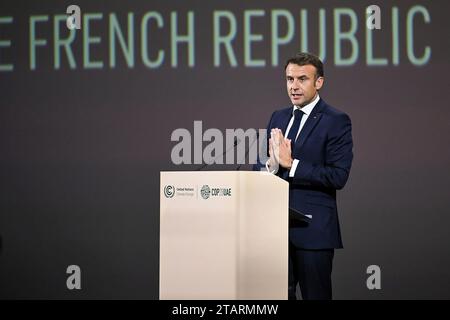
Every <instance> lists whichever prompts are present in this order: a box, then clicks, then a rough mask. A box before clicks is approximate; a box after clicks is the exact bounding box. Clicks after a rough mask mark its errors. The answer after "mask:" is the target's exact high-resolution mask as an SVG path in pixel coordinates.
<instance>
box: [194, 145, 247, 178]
mask: <svg viewBox="0 0 450 320" xmlns="http://www.w3.org/2000/svg"><path fill="white" fill-rule="evenodd" d="M240 142H241V141H240V140H239V139H238V138H236V137H234V142H233V145H232V146H231V147H229V148H228V149H227V150H225V151H224V152H222V154H220V155H218V156H217V157H215V158H214V160H213V161H212V162H211V163H205V164H204V165H202V166H201V167H200V168H197V169H196V170H195V171H200V170H203V169H204V168H206V167H207V166H209V165H211V164H213V163H214V162H216V160H217V159H218V158H220V157H223V156H224V155H225V154H227V153H228V151H230V150H232V149H234V148H236V146H237V145H238V144H239V143H240Z"/></svg>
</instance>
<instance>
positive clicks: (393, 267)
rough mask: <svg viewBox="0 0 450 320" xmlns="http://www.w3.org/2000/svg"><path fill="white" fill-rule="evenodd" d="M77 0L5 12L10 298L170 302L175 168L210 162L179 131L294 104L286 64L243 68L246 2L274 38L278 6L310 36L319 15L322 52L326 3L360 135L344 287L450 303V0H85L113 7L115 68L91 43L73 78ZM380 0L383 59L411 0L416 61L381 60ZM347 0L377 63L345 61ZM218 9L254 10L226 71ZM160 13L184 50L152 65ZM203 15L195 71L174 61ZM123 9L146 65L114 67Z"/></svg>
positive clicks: (0, 131)
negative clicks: (376, 24)
mask: <svg viewBox="0 0 450 320" xmlns="http://www.w3.org/2000/svg"><path fill="white" fill-rule="evenodd" d="M69 4H72V2H64V1H63V2H61V1H40V2H37V1H36V2H35V1H33V2H31V1H29V2H28V1H22V2H20V1H2V2H1V3H0V16H14V23H13V24H12V25H1V26H0V39H11V40H12V42H13V44H12V47H11V48H10V49H4V48H2V49H0V61H2V62H3V61H4V62H9V61H13V62H14V68H15V69H14V71H13V72H0V95H1V96H0V106H1V108H0V236H1V239H2V248H1V252H0V298H39V299H41V298H63V299H66V298H69V299H70V298H74V299H75V298H87V299H99V298H100V299H102V298H139V299H157V298H158V268H159V264H158V263H159V262H158V255H159V251H158V248H159V242H158V241H159V172H160V171H162V170H189V169H192V168H195V167H198V166H175V165H172V164H171V159H170V152H171V149H172V147H173V146H174V143H173V142H171V141H170V134H171V133H172V131H173V130H175V129H176V128H187V129H189V130H191V131H192V128H193V121H194V120H202V121H203V127H204V130H206V129H207V128H219V129H222V130H224V129H225V128H263V127H265V126H266V123H267V121H268V119H269V117H270V114H271V113H272V111H273V110H274V109H275V108H280V107H283V106H286V105H288V104H289V100H288V97H287V95H286V93H285V83H284V78H283V67H282V65H283V62H281V63H280V66H278V67H272V66H270V65H269V66H266V67H264V68H246V67H244V66H243V51H242V29H243V18H242V16H243V15H242V12H243V10H244V9H255V8H256V9H264V10H266V16H265V17H264V18H262V19H257V21H258V22H257V23H256V24H255V25H254V30H255V32H260V33H264V35H265V36H267V37H268V36H269V35H270V10H271V9H273V8H286V9H289V10H291V11H292V12H293V13H294V16H295V19H296V28H299V17H298V15H299V14H298V12H299V11H300V9H302V8H306V9H308V14H309V19H310V20H311V21H310V23H311V25H310V29H311V31H310V32H309V36H310V39H311V43H310V50H311V51H316V50H317V48H318V47H317V38H318V37H317V29H318V28H317V17H318V9H319V8H325V9H326V16H327V58H326V59H325V75H326V83H325V88H324V89H323V91H322V93H321V96H322V98H324V99H325V100H326V101H327V102H328V103H330V104H331V105H333V106H336V107H337V108H339V109H341V110H343V111H345V112H347V113H348V114H349V115H350V116H351V118H352V121H353V137H354V143H355V147H354V154H355V158H354V163H353V168H352V172H351V175H350V179H349V181H348V183H347V185H346V188H345V189H344V190H343V191H341V192H339V195H338V198H339V199H338V203H339V210H340V220H341V226H342V233H343V239H344V245H345V249H343V250H339V251H337V252H336V255H335V260H334V273H333V280H334V286H333V288H334V297H335V298H336V299H417V298H425V299H428V298H433V299H449V298H450V285H449V284H450V233H449V232H448V229H449V223H450V217H449V213H450V212H449V208H450V197H449V191H450V190H449V180H450V170H449V169H448V165H449V163H450V161H449V160H450V150H449V145H450V138H449V137H450V135H449V134H450V130H449V118H450V109H449V106H448V100H447V99H446V98H447V97H446V95H447V94H448V87H449V82H448V72H449V61H448V57H449V56H450V45H449V41H448V12H450V5H449V2H448V1H432V2H431V1H396V3H395V4H392V3H391V2H390V1H378V2H377V3H374V2H369V1H301V2H299V1H285V2H278V1H246V2H245V5H244V4H242V2H241V1H208V2H206V1H183V2H181V1H141V2H137V1H136V2H134V1H133V2H127V3H125V2H123V1H95V2H93V1H77V3H76V4H78V5H80V7H81V9H82V12H83V13H85V12H102V13H103V14H104V18H103V20H102V21H101V22H94V23H93V26H94V27H95V29H94V28H92V29H91V30H92V33H93V34H94V35H100V36H102V44H101V45H97V46H94V47H93V49H92V54H93V56H94V59H96V60H100V59H101V60H103V61H104V63H105V67H104V68H103V69H102V70H84V69H83V68H82V67H81V65H82V41H81V37H78V36H77V40H76V42H75V59H76V61H77V65H78V68H77V69H76V70H70V69H69V66H68V64H67V60H66V59H65V58H64V57H63V59H62V68H61V70H54V68H53V58H52V52H53V48H52V42H51V39H52V35H53V34H52V23H51V21H52V15H53V14H61V13H64V12H65V8H66V7H67V6H68V5H69ZM370 4H378V5H379V6H380V7H381V9H382V30H381V31H379V32H378V33H377V34H376V36H375V39H376V40H375V42H376V44H375V46H374V47H375V55H376V56H383V57H384V56H386V57H390V53H391V45H390V41H391V40H390V39H391V38H390V34H391V30H390V25H391V24H390V22H389V21H390V19H391V11H390V10H391V8H392V6H393V5H396V6H397V7H398V8H399V12H400V39H401V46H400V48H401V52H400V65H399V66H395V67H394V66H392V64H391V63H390V65H389V66H388V67H368V66H366V64H365V40H364V39H365V29H364V28H363V26H364V14H363V12H364V8H365V7H366V6H367V5H370ZM416 4H419V5H423V6H425V7H426V8H427V9H428V11H429V12H430V15H431V23H430V24H424V23H423V22H422V19H421V18H418V19H417V22H416V25H417V27H416V32H417V33H416V35H415V43H416V46H417V48H419V49H420V48H423V46H425V45H428V46H430V47H431V50H432V56H431V60H430V62H429V64H427V65H426V66H423V67H416V66H413V65H412V64H411V63H410V62H409V61H408V60H407V56H406V51H405V50H406V49H405V48H406V45H405V39H406V34H405V28H406V27H405V26H406V14H407V10H408V9H409V8H410V7H412V6H413V5H416ZM200 5H201V6H200ZM337 7H351V8H354V10H355V11H356V12H357V14H358V19H359V29H358V33H357V37H358V40H359V45H360V56H359V58H358V61H357V63H356V64H355V65H354V66H351V67H337V66H335V65H334V61H333V59H332V57H333V40H332V35H333V23H332V21H333V19H332V10H333V8H337ZM215 9H227V10H231V11H233V12H234V13H235V15H236V17H237V18H238V30H239V31H238V37H237V39H236V41H237V43H238V44H239V45H237V46H236V48H237V49H236V51H237V60H238V63H239V65H240V67H238V68H231V67H229V66H228V65H227V64H226V63H223V64H222V66H221V67H220V68H214V67H213V55H212V52H213V50H212V12H213V10H215ZM151 10H156V11H159V12H160V13H161V14H162V15H163V17H164V23H165V25H164V28H163V29H162V32H161V33H158V34H157V35H155V38H154V40H153V41H155V42H154V43H158V44H160V45H161V47H162V48H163V49H165V50H166V51H167V52H166V56H167V58H166V60H165V63H164V65H163V66H162V67H161V68H158V69H148V68H146V67H144V65H143V64H142V62H140V51H139V50H140V46H139V43H140V42H139V41H140V40H139V39H140V18H141V17H142V15H143V14H144V13H145V12H147V11H151ZM188 10H193V11H195V25H196V55H195V57H196V65H195V67H194V68H189V67H187V59H186V49H185V48H184V47H180V49H179V50H180V60H179V66H178V67H177V68H172V67H171V66H170V64H169V59H168V57H169V56H170V51H168V49H169V36H168V34H169V26H170V20H169V16H170V12H171V11H177V12H178V13H179V16H180V17H181V18H180V20H179V21H180V28H182V26H184V25H185V24H183V21H185V20H184V18H183V17H185V15H186V12H187V11H188ZM111 12H116V13H117V15H118V17H119V20H120V22H121V23H122V24H123V23H124V22H125V21H126V13H127V12H134V13H135V18H136V21H135V31H136V32H135V37H136V51H135V53H136V65H135V67H134V68H132V69H131V68H128V67H127V66H126V64H125V62H124V59H123V57H122V56H121V53H119V55H118V64H117V67H116V68H115V69H111V68H110V67H109V64H108V57H109V55H108V41H107V30H108V29H107V28H108V19H107V15H108V14H109V13H111ZM37 14H46V15H49V17H50V21H49V22H48V23H47V24H42V25H39V26H40V27H39V29H38V30H39V31H38V32H39V36H40V37H46V38H47V39H48V41H49V45H48V46H47V48H43V49H38V67H37V69H36V70H34V71H31V70H30V68H29V48H28V46H29V44H28V43H29V42H28V41H29V40H28V30H29V29H28V19H29V16H30V15H37ZM123 28H124V27H123ZM281 28H283V26H281ZM383 28H385V29H383ZM295 39H297V40H296V41H293V42H292V43H291V44H290V45H288V46H285V47H283V48H282V49H281V50H280V59H281V61H284V60H285V58H286V57H288V56H290V55H291V54H293V53H295V52H297V51H298V50H299V45H298V43H299V33H298V31H296V38H295ZM268 43H269V42H265V43H263V44H255V45H254V49H253V51H254V53H253V54H254V57H255V58H264V59H266V60H267V61H268V62H270V46H269V45H268ZM155 49H156V48H155ZM117 52H119V51H117ZM222 54H223V52H222ZM417 54H420V52H418V53H417ZM389 60H391V59H389ZM211 169H212V168H211ZM215 169H217V167H216V168H215ZM218 169H224V170H229V169H230V167H219V168H218ZM231 169H232V168H231ZM71 264H76V265H79V266H80V267H81V270H82V290H80V291H69V290H68V289H67V288H66V277H67V274H66V273H65V271H66V268H67V266H68V265H71ZM372 264H376V265H379V266H380V267H381V272H382V289H381V290H375V291H369V290H368V289H367V288H366V278H367V277H368V275H367V274H366V268H367V266H369V265H372Z"/></svg>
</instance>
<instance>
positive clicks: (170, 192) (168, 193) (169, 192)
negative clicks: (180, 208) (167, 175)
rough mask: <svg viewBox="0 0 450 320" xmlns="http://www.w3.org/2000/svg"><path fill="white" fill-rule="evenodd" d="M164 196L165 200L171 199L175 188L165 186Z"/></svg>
mask: <svg viewBox="0 0 450 320" xmlns="http://www.w3.org/2000/svg"><path fill="white" fill-rule="evenodd" d="M164 195H165V196H166V198H172V197H173V196H174V195H175V187H174V186H170V185H169V186H165V187H164Z"/></svg>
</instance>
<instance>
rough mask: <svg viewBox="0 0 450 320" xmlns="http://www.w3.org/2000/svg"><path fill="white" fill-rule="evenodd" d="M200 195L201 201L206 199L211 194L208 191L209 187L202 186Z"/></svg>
mask: <svg viewBox="0 0 450 320" xmlns="http://www.w3.org/2000/svg"><path fill="white" fill-rule="evenodd" d="M200 194H201V195H202V198H203V199H208V198H209V195H210V194H211V190H210V189H209V186H208V185H204V186H203V187H202V188H201V190H200Z"/></svg>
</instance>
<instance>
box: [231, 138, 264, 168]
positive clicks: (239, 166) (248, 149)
mask: <svg viewBox="0 0 450 320" xmlns="http://www.w3.org/2000/svg"><path fill="white" fill-rule="evenodd" d="M258 138H259V131H258V130H256V137H255V139H254V140H253V141H252V143H250V144H249V145H248V148H246V149H247V150H246V151H245V155H244V163H245V159H246V158H247V155H248V153H249V152H250V149H251V148H252V146H253V144H254V143H255V141H258ZM244 163H241V164H239V165H238V166H237V168H236V170H237V171H239V170H240V169H241V166H242V165H243V164H244Z"/></svg>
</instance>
